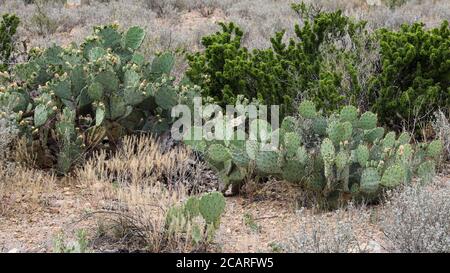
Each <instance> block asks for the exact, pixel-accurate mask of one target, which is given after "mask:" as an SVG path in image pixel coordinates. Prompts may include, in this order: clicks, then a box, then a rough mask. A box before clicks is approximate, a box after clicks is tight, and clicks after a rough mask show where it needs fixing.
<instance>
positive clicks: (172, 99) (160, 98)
mask: <svg viewBox="0 0 450 273" xmlns="http://www.w3.org/2000/svg"><path fill="white" fill-rule="evenodd" d="M177 100H178V97H177V92H176V90H175V89H174V88H173V87H171V86H166V85H163V86H161V88H159V89H158V90H156V93H155V101H156V104H158V105H159V106H160V107H161V108H162V109H164V110H171V109H172V107H174V106H176V105H177V103H178V101H177Z"/></svg>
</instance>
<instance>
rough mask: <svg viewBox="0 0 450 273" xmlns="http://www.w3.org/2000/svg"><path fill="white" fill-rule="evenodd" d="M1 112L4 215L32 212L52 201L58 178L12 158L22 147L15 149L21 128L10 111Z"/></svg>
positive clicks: (0, 173) (0, 189)
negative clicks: (15, 124) (23, 164)
mask: <svg viewBox="0 0 450 273" xmlns="http://www.w3.org/2000/svg"><path fill="white" fill-rule="evenodd" d="M0 112H1V113H2V117H0V216H10V215H12V214H13V213H17V212H22V213H28V212H32V211H33V210H34V209H36V208H37V207H40V206H42V205H44V206H45V205H46V203H47V202H48V201H49V199H50V197H51V196H52V189H53V187H54V185H55V178H54V177H53V176H52V175H49V174H46V173H44V172H42V171H38V170H33V169H30V168H27V167H21V166H19V164H17V163H15V162H11V161H10V158H11V157H13V156H14V155H13V153H16V151H19V150H20V148H18V147H15V149H14V150H13V149H11V146H12V144H13V143H15V141H16V140H17V133H18V131H17V129H16V128H15V127H14V125H13V123H12V122H11V121H10V120H9V119H8V116H9V114H8V111H7V110H4V111H0Z"/></svg>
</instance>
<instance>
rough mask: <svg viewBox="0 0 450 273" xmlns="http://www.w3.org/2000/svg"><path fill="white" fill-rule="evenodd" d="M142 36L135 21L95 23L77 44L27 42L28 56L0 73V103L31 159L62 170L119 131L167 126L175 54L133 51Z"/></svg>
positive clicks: (174, 89) (174, 97) (174, 91)
mask: <svg viewBox="0 0 450 273" xmlns="http://www.w3.org/2000/svg"><path fill="white" fill-rule="evenodd" d="M144 37H145V33H144V31H143V29H141V28H140V27H131V28H130V29H128V30H127V31H125V32H123V31H121V30H119V28H118V26H117V25H108V26H99V27H95V28H94V34H93V35H92V36H90V37H88V38H87V39H86V40H85V41H84V42H83V43H82V44H81V45H79V46H78V45H75V44H71V45H69V46H68V47H60V46H56V45H55V46H52V47H50V48H47V49H45V50H41V49H39V48H35V49H32V50H31V51H30V60H29V61H28V62H26V63H23V64H19V65H17V66H16V67H15V69H14V71H13V73H12V74H11V75H9V74H5V75H4V77H7V78H8V80H9V82H11V84H9V85H7V86H6V87H2V90H1V92H0V103H1V104H6V105H9V106H10V107H11V108H12V109H13V111H14V112H15V113H16V120H17V123H18V127H19V129H20V132H21V135H22V136H25V137H26V138H27V139H28V142H29V144H30V147H33V149H34V150H33V153H34V154H35V155H36V157H37V160H36V162H37V163H40V162H48V165H50V166H48V167H53V166H54V165H55V164H56V166H57V170H58V171H59V172H60V173H62V174H65V173H67V172H68V171H69V170H70V169H71V167H72V166H73V165H74V164H75V163H77V162H79V161H80V160H81V159H82V158H83V155H85V154H86V153H87V152H90V151H92V150H95V149H96V148H98V147H99V145H104V146H107V147H110V148H111V149H114V148H115V147H116V146H117V144H118V142H119V141H120V139H121V137H122V136H124V135H127V134H131V133H135V132H137V131H139V132H151V133H153V134H158V133H161V132H164V131H166V130H168V129H169V125H170V123H171V121H172V119H171V117H170V111H171V108H172V106H174V105H176V104H178V103H179V101H180V100H181V96H180V95H179V94H180V92H179V91H180V90H179V89H180V88H179V87H178V86H176V85H175V84H174V78H173V77H171V76H170V72H171V69H172V66H173V64H174V56H173V55H172V54H169V53H165V54H162V55H159V56H156V57H155V58H154V59H153V61H152V62H148V61H147V60H146V59H145V57H144V56H143V55H141V54H140V53H139V52H138V49H139V47H140V46H141V44H142V42H143V40H144ZM184 89H186V88H184ZM42 157H45V158H42Z"/></svg>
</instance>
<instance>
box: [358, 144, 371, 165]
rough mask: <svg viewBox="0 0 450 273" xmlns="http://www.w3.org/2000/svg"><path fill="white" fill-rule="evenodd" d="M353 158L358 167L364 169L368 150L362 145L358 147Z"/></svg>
mask: <svg viewBox="0 0 450 273" xmlns="http://www.w3.org/2000/svg"><path fill="white" fill-rule="evenodd" d="M355 157H356V161H357V162H358V163H359V165H360V166H361V167H365V166H366V164H367V161H368V160H369V157H370V153H369V148H367V146H366V145H363V144H360V145H358V148H356V150H355Z"/></svg>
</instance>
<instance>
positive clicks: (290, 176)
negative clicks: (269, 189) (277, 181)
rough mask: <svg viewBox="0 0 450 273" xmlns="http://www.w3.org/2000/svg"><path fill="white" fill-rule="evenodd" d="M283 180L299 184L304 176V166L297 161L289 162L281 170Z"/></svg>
mask: <svg viewBox="0 0 450 273" xmlns="http://www.w3.org/2000/svg"><path fill="white" fill-rule="evenodd" d="M282 176H283V179H284V180H286V181H289V182H293V183H296V182H300V181H301V180H302V179H303V178H304V176H305V166H304V165H303V164H302V163H301V162H299V161H297V160H289V161H287V162H286V164H285V165H284V166H283V168H282Z"/></svg>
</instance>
